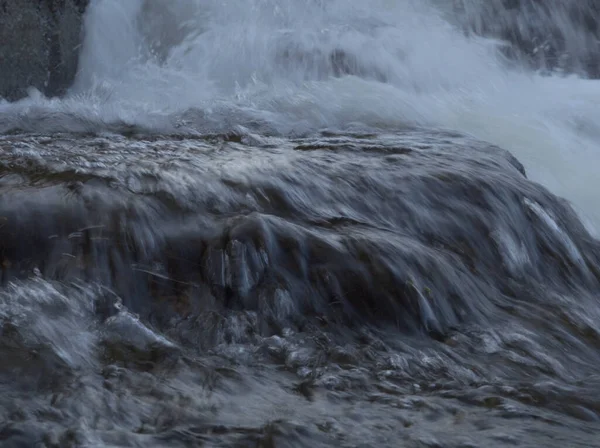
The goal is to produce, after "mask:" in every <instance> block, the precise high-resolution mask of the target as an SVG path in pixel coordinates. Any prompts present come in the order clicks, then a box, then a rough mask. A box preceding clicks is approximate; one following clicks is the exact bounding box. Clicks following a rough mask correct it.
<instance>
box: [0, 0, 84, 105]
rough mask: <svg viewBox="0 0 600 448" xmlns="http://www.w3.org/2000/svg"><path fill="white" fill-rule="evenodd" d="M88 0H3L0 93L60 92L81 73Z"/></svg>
mask: <svg viewBox="0 0 600 448" xmlns="http://www.w3.org/2000/svg"><path fill="white" fill-rule="evenodd" d="M87 3H88V0H44V1H35V0H0V42H2V45H0V97H1V98H5V99H8V100H16V99H19V98H22V97H23V96H25V95H26V94H27V89H28V88H30V87H35V88H37V89H38V90H40V91H41V92H43V93H44V94H46V95H48V96H57V95H60V94H62V93H64V92H65V91H66V89H67V88H68V87H69V86H70V85H71V83H72V81H73V78H74V76H75V74H76V72H77V60H78V53H79V51H78V50H79V46H80V43H81V30H82V18H83V12H84V10H85V8H86V6H87Z"/></svg>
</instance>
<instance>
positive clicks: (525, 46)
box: [455, 0, 600, 78]
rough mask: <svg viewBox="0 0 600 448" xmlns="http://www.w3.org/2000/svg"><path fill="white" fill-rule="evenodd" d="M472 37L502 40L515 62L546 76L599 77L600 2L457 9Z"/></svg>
mask: <svg viewBox="0 0 600 448" xmlns="http://www.w3.org/2000/svg"><path fill="white" fill-rule="evenodd" d="M455 4H456V6H457V13H458V17H459V20H460V21H462V26H463V27H464V28H465V30H466V31H467V32H468V33H475V34H479V35H482V36H486V37H492V38H495V39H500V40H502V41H504V42H505V43H506V45H505V46H504V47H503V48H502V53H503V54H504V55H505V56H506V57H507V58H508V59H509V60H511V61H515V60H516V61H518V62H520V63H522V64H525V65H526V66H530V67H531V68H534V69H539V70H542V71H546V70H559V71H563V72H567V73H577V74H580V75H583V76H587V77H591V78H598V77H600V58H599V57H598V54H600V27H599V26H598V22H599V18H600V2H597V1H596V0H486V1H478V2H472V1H469V2H467V1H466V0H458V1H457V2H456V3H455Z"/></svg>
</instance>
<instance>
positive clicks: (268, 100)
mask: <svg viewBox="0 0 600 448" xmlns="http://www.w3.org/2000/svg"><path fill="white" fill-rule="evenodd" d="M482 1H484V0H482ZM432 2H433V0H432ZM435 3H436V4H437V7H438V8H439V6H440V5H443V4H447V3H448V2H446V3H444V1H442V0H436V1H435ZM447 17H448V16H447V11H445V12H443V11H441V10H439V9H435V8H434V7H433V6H431V5H430V4H429V2H428V1H427V0H396V1H394V0H371V1H369V2H365V1H362V0H92V3H91V6H90V8H89V10H88V12H87V17H86V23H85V29H86V39H85V42H84V45H83V49H82V58H81V64H80V65H81V67H80V73H79V75H78V78H77V80H76V83H75V85H74V86H73V88H72V89H71V93H70V95H69V97H68V98H66V99H64V100H48V99H45V98H43V97H41V96H40V95H39V94H38V95H35V94H33V93H32V95H31V96H30V98H27V99H25V100H22V101H20V102H18V103H12V104H8V103H0V119H1V120H3V121H4V122H6V121H10V120H12V122H13V125H14V126H15V127H16V126H19V127H21V128H25V129H34V130H35V129H37V130H55V129H69V130H90V129H98V128H102V126H104V125H107V124H110V123H115V122H118V123H126V124H131V125H138V126H142V127H149V128H153V129H157V130H159V131H160V130H165V131H169V130H172V129H173V126H176V127H177V128H178V129H180V130H181V129H183V130H194V131H200V132H203V131H214V130H229V129H232V128H234V127H236V126H246V127H250V126H258V127H259V129H262V130H264V131H267V132H275V133H280V134H298V133H306V132H311V131H314V130H318V129H322V128H329V129H346V128H349V127H361V128H365V127H367V128H379V129H385V130H390V129H399V128H402V127H405V126H414V125H417V126H429V127H439V128H449V129H453V130H457V131H461V132H465V133H469V134H472V135H474V136H476V137H478V138H481V139H483V140H486V141H489V142H491V143H494V144H498V145H499V146H502V147H504V148H506V149H508V150H510V151H511V152H512V153H513V154H514V155H515V156H516V157H517V158H518V159H519V160H520V161H521V162H523V163H524V165H525V167H526V168H527V170H528V174H529V176H530V178H532V179H533V180H536V181H539V182H540V183H542V184H544V185H546V186H547V187H548V188H549V189H550V190H552V191H553V192H554V193H556V194H558V195H560V196H563V197H565V198H567V199H569V200H570V201H571V202H572V203H573V204H574V206H575V207H576V209H577V210H578V211H580V213H581V215H582V216H583V218H584V220H589V221H590V222H589V224H590V227H595V228H600V202H599V201H598V200H597V198H596V196H597V193H596V192H597V191H598V190H599V189H600V176H599V175H598V174H597V173H596V171H597V167H599V166H600V107H599V105H600V83H598V82H596V81H588V80H583V79H579V78H576V77H560V76H554V77H550V76H548V77H542V76H540V75H537V74H534V73H530V72H527V71H525V70H520V71H517V70H515V69H512V70H509V69H508V68H506V64H504V62H503V61H502V60H501V58H500V57H499V56H498V51H497V46H496V44H495V43H493V42H491V41H487V40H484V39H481V38H475V37H466V36H465V35H464V34H463V33H461V32H460V31H459V30H457V29H456V28H455V27H454V26H452V25H451V24H450V23H449V22H447V21H446V19H445V18H447ZM340 50H341V51H342V52H343V54H344V55H345V56H347V60H349V61H351V62H350V65H351V66H352V68H353V69H352V70H351V71H352V73H353V74H354V75H347V74H346V75H344V76H334V75H336V74H338V75H339V73H336V68H335V64H334V62H332V60H333V59H332V57H331V55H332V54H335V52H336V51H337V52H338V53H337V54H338V55H339V54H341V52H340ZM7 117H8V118H7Z"/></svg>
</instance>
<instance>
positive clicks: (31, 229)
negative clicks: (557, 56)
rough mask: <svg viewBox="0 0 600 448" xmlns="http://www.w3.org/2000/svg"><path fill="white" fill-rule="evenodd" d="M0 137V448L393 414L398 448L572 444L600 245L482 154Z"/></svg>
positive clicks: (297, 434) (591, 363) (316, 144)
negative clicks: (350, 413)
mask: <svg viewBox="0 0 600 448" xmlns="http://www.w3.org/2000/svg"><path fill="white" fill-rule="evenodd" d="M0 154H1V156H2V157H1V158H0V160H1V161H0V192H1V196H0V216H1V217H2V222H1V225H0V241H1V243H0V260H1V263H2V264H1V266H2V282H3V285H4V286H3V288H2V290H1V292H0V329H1V332H0V354H1V355H2V357H3V359H4V360H5V363H7V364H6V365H10V366H11V367H10V369H4V370H0V379H1V381H0V394H1V395H2V396H3V397H11V400H9V401H6V400H4V403H6V404H5V405H3V407H1V408H0V412H2V416H3V418H2V421H6V422H9V423H8V426H5V427H4V429H1V428H0V437H3V438H4V439H3V440H6V441H7V442H6V443H9V445H8V446H20V445H19V444H18V443H25V444H26V443H33V442H34V440H37V439H36V437H45V438H48V437H50V439H51V440H56V443H57V444H59V445H61V443H63V442H60V441H61V440H72V442H70V443H74V444H75V445H76V446H79V445H94V444H96V445H110V446H122V445H121V444H120V442H117V438H116V437H117V434H121V435H120V436H119V437H120V439H119V440H122V441H124V440H127V442H126V443H127V444H134V445H135V444H144V445H145V446H162V444H163V443H167V444H169V445H173V446H186V444H189V443H193V442H192V441H194V440H196V441H197V440H202V441H204V442H206V443H223V442H224V441H228V442H227V443H242V444H244V443H246V444H247V443H258V441H262V442H260V443H266V442H265V440H274V441H276V442H273V443H277V444H281V445H282V446H304V445H305V444H310V445H313V446H314V445H315V444H316V445H318V446H328V445H331V444H333V443H335V444H341V445H342V446H354V445H352V443H353V442H352V440H361V441H363V442H364V443H369V444H372V443H376V441H378V440H379V441H380V442H381V443H384V442H385V441H388V442H389V440H393V439H394V438H395V437H398V436H397V435H395V434H396V432H397V430H398V426H397V418H400V419H401V420H402V421H404V423H403V426H402V428H404V429H403V430H402V434H403V435H402V437H403V438H405V439H406V440H407V441H408V442H410V443H412V444H414V446H417V445H418V444H419V443H423V442H424V441H427V440H430V441H432V440H433V442H431V443H434V442H435V440H436V437H441V438H442V440H448V441H450V442H451V443H450V444H448V445H445V446H464V444H463V443H466V441H467V440H469V441H472V440H473V439H472V437H470V436H468V437H465V436H463V435H464V434H465V432H468V431H477V433H478V434H480V436H478V437H481V438H482V439H481V438H480V440H484V442H482V443H483V445H481V446H487V444H489V443H494V444H496V445H503V444H510V443H512V440H513V439H512V438H511V437H518V438H524V440H527V436H526V432H527V431H530V429H531V426H532V425H533V426H534V427H536V428H537V430H538V431H539V433H540V434H542V436H540V437H539V438H536V439H535V440H536V441H538V440H541V439H542V438H546V437H548V438H553V439H554V440H556V439H558V440H561V438H564V437H567V438H568V440H569V441H570V443H571V442H573V441H577V440H581V442H577V443H581V444H582V445H581V446H590V445H589V444H590V443H592V441H591V439H590V438H589V437H587V436H586V431H587V430H588V428H592V426H590V425H592V424H593V425H595V423H591V422H594V421H595V420H596V419H597V418H598V412H599V411H600V403H598V401H597V399H596V398H595V397H598V396H599V392H600V382H598V381H597V377H596V372H597V366H598V365H599V364H600V359H599V355H598V350H597V347H598V343H599V341H600V307H599V304H598V291H599V290H600V270H599V266H600V243H599V242H598V241H596V240H594V239H593V238H592V237H591V236H590V235H589V234H588V232H587V231H586V230H585V228H584V227H583V226H582V225H581V223H580V222H579V221H578V219H577V218H576V216H575V214H574V212H573V211H572V210H571V208H570V207H569V205H568V204H567V203H566V202H565V201H563V200H560V199H557V198H556V197H555V196H553V195H552V194H550V193H549V192H548V191H546V190H545V189H544V188H542V187H540V186H539V185H537V184H534V183H532V182H530V181H528V180H527V179H526V177H525V175H524V170H523V167H522V166H521V165H520V164H519V163H518V162H517V161H516V160H515V159H514V158H513V157H512V156H510V155H509V154H508V153H506V152H504V151H502V150H500V149H499V148H497V147H493V146H490V145H487V144H485V143H481V142H478V141H476V140H473V139H469V138H465V137H461V136H460V135H457V134H451V133H435V132H432V131H405V132H403V133H395V134H389V135H385V134H382V135H364V134H363V135H360V134H354V135H353V134H351V133H347V132H346V133H344V134H337V133H331V132H327V133H324V134H322V135H314V136H312V137H305V138H300V139H287V138H280V137H264V136H260V135H257V134H251V133H250V134H229V135H213V136H204V137H201V138H189V137H184V138H182V137H173V136H171V137H169V136H154V137H148V136H131V137H123V136H110V135H105V136H88V137H85V136H73V135H68V134H63V135H54V136H43V135H42V136H35V135H10V136H5V137H2V138H1V139H0ZM261 366H262V367H261ZM159 378H160V379H159ZM148 381H149V382H150V383H146V382H148ZM32 384H36V386H35V387H36V390H38V391H40V393H43V391H48V393H49V392H50V391H52V399H51V403H50V404H43V403H44V398H43V395H41V396H40V397H39V398H35V399H32V398H31V385H32ZM200 384H203V386H200ZM267 385H268V386H267ZM265 388H266V389H265ZM242 390H244V391H245V392H243V393H241V392H240V391H242ZM124 391H126V393H127V395H128V396H129V397H130V398H127V399H125V400H124V401H123V399H122V398H119V399H117V397H118V396H119V394H121V393H123V392H124ZM236 391H238V392H236ZM157 394H158V395H157ZM548 396H551V397H553V398H552V399H548V398H547V397H548ZM160 397H163V398H162V399H161V398H160ZM176 397H180V399H181V400H184V401H183V402H181V403H180V402H179V401H178V400H179V398H176ZM115 400H118V401H115ZM12 401H15V402H17V403H21V406H22V409H23V411H21V413H19V414H15V411H14V410H13V408H11V407H10V406H9V405H8V404H9V403H10V402H12ZM111 402H114V403H115V405H116V403H119V405H118V406H119V409H118V410H117V409H114V408H113V405H111V404H110V403H111ZM161 402H162V403H163V404H161ZM299 403H306V405H304V404H302V405H300V404H299ZM343 403H347V405H352V406H360V408H361V412H360V415H361V417H360V418H361V419H362V420H363V421H364V422H365V424H366V425H367V427H368V428H371V429H370V430H367V431H366V432H364V433H357V432H356V430H355V429H352V427H353V425H352V423H351V421H352V420H347V419H346V417H343V416H344V415H345V414H344V412H345V411H344V410H343V409H344V406H345V405H343ZM40 406H41V407H40ZM272 406H275V407H277V408H279V409H282V412H284V414H283V415H284V417H282V418H281V419H278V420H272V418H271V417H270V415H271V411H269V409H271V407H272ZM314 406H318V407H319V408H320V409H321V411H319V412H317V413H313V414H312V415H311V416H309V414H310V413H311V412H312V411H310V409H312V408H313V407H314ZM291 408H294V409H295V411H293V412H292V413H291V414H289V415H290V418H287V417H285V415H288V414H286V413H289V412H291V411H290V409H291ZM250 409H252V410H253V411H252V413H250V412H249V410H250ZM283 409H287V410H286V411H283ZM431 412H434V413H435V414H436V415H437V417H436V418H435V419H433V420H428V418H425V420H423V416H424V415H429V413H431ZM483 412H491V414H490V415H488V416H487V417H485V419H486V421H487V422H488V423H486V424H487V425H488V427H489V428H495V430H494V431H487V432H486V430H484V429H474V428H476V427H477V425H479V423H478V421H479V420H480V419H482V418H484V414H483ZM30 413H32V414H30ZM40 413H41V414H40ZM305 413H309V414H306V415H305ZM30 415H39V416H40V417H38V418H37V420H32V419H31V416H30ZM85 415H88V416H89V417H91V418H93V419H94V420H93V421H94V423H92V424H91V425H90V424H86V425H83V426H82V423H81V422H80V420H79V419H80V418H81V416H85ZM292 415H293V417H292ZM456 415H463V417H461V418H460V419H457V417H456ZM392 416H393V418H392ZM511 416H513V417H514V416H518V418H519V421H520V422H523V426H522V427H521V426H519V425H517V426H515V423H514V420H512V418H513V417H511ZM356 418H358V414H357V416H356ZM390 418H392V420H394V421H395V422H396V423H392V421H391V420H390ZM296 419H300V422H301V423H298V424H296V423H295V422H296ZM440 420H441V421H446V420H448V421H453V422H454V423H452V426H451V428H450V430H444V429H440V427H439V426H438V427H437V428H438V429H436V430H435V431H434V432H431V431H432V428H433V427H430V426H428V425H429V424H430V423H431V422H434V421H440ZM427 421H430V423H425V422H427ZM382 422H384V423H382ZM388 423H389V426H388ZM381 424H383V427H381ZM431 424H432V423H431ZM473 425H474V426H473ZM582 425H584V426H582ZM375 426H377V427H378V428H379V429H375ZM509 427H510V431H507V428H509ZM593 427H595V426H593ZM25 428H29V429H28V430H25ZM65 428H73V429H72V430H70V431H71V432H68V431H67V432H65ZM116 428H119V429H118V431H117V432H115V430H116ZM461 428H462V429H461ZM469 428H472V429H469ZM502 428H505V430H503V429H502ZM344 434H346V435H344ZM348 434H351V436H348ZM461 434H463V435H461ZM515 434H516V435H515ZM347 437H350V438H347ZM52 438H54V439H52ZM69 438H70V439H69ZM578 438H579V439H578ZM548 440H550V439H548ZM18 441H22V442H18ZM218 441H220V442H218ZM388 442H385V443H388ZM11 443H12V444H13V445H10V444H11ZM123 443H124V442H123ZM435 443H437V442H435ZM61 446H62V445H61ZM244 446H245V445H244ZM418 446H420V445H418ZM433 446H435V445H433ZM471 446H473V445H471ZM549 446H559V445H552V444H550V445H549ZM574 446H577V445H574Z"/></svg>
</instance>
